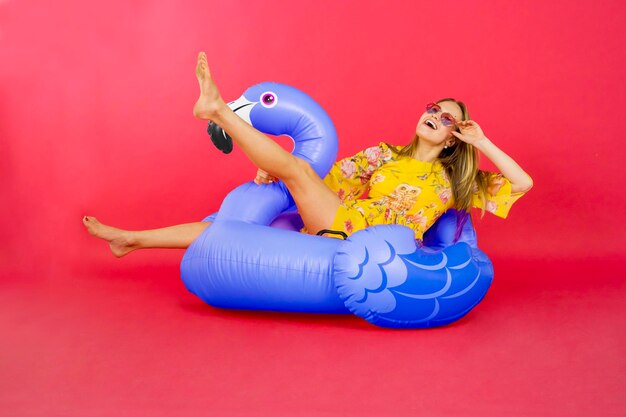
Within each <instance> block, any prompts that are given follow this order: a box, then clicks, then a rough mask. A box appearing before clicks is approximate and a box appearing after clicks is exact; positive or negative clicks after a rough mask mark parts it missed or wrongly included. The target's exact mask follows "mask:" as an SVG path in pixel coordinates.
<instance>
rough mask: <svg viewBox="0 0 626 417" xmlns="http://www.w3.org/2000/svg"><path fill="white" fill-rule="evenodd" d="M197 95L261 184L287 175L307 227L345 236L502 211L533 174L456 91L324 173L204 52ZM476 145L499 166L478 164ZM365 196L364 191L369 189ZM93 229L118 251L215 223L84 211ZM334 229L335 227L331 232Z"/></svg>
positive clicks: (193, 233) (197, 110)
mask: <svg viewBox="0 0 626 417" xmlns="http://www.w3.org/2000/svg"><path fill="white" fill-rule="evenodd" d="M196 76H197V77H198V82H199V84H200V98H199V99H198V101H197V102H196V104H195V106H194V109H193V112H194V115H195V116H196V117H198V118H200V119H203V120H211V121H213V122H214V123H217V124H218V125H219V126H220V127H221V128H222V129H224V130H225V131H226V132H227V133H228V134H229V136H230V137H231V138H232V139H233V140H234V141H235V143H237V145H238V146H239V147H240V148H241V149H242V150H243V152H244V153H245V154H246V155H247V156H248V158H250V160H251V161H252V162H253V163H254V164H255V165H256V166H257V167H258V168H259V171H258V173H257V177H256V178H255V182H256V183H257V184H263V183H269V182H272V181H275V180H276V179H280V180H282V181H283V182H284V183H285V185H286V186H287V188H288V189H289V191H290V192H291V195H292V196H293V198H294V200H295V202H296V206H297V207H298V212H299V214H300V216H301V217H302V220H303V222H304V226H305V227H304V228H303V229H302V232H305V233H313V234H315V233H317V232H318V231H320V230H322V229H329V230H335V231H342V232H344V233H345V234H347V235H350V234H351V233H354V232H355V231H357V230H361V229H363V228H366V227H368V226H371V225H376V224H402V225H406V226H408V227H410V228H412V229H413V230H414V231H415V236H416V239H417V240H418V241H419V240H420V239H421V238H422V235H423V233H424V232H425V231H426V230H427V229H428V228H429V227H430V226H431V225H432V224H433V223H434V222H435V221H436V220H437V218H438V217H439V216H440V215H442V214H443V213H444V212H445V211H446V210H447V209H448V208H451V207H454V208H456V209H457V210H462V211H466V212H469V211H470V208H471V207H478V208H482V214H483V215H484V212H485V210H486V211H489V212H491V213H493V214H495V215H497V216H499V217H502V218H506V217H507V215H508V212H509V210H510V208H511V205H512V204H513V203H514V202H515V201H517V200H518V199H519V198H520V197H521V196H522V195H524V194H525V193H526V192H527V191H528V190H530V188H531V187H532V185H533V182H532V179H531V177H530V176H529V175H528V174H527V173H526V172H524V170H523V169H522V168H521V167H520V166H519V165H518V164H517V163H516V162H515V161H514V160H513V159H512V158H510V157H509V156H508V155H507V154H505V153H504V152H503V151H502V150H500V149H499V148H498V147H497V146H496V145H495V144H494V143H493V142H491V140H489V139H488V138H487V137H486V136H485V135H484V134H483V131H482V129H481V128H480V126H479V125H478V123H476V122H475V121H473V120H470V118H469V113H468V111H467V108H466V106H465V105H464V104H463V103H462V102H460V101H456V100H454V99H452V98H445V99H442V100H439V101H437V102H436V103H429V104H428V105H427V106H426V111H425V112H424V113H423V114H422V115H421V117H420V119H419V121H418V124H417V128H416V131H415V136H414V138H413V140H412V142H411V143H410V144H408V145H407V146H403V147H395V146H392V145H388V144H386V143H384V142H381V143H380V144H379V145H378V146H374V147H371V148H368V149H366V150H364V151H362V152H359V153H358V154H356V155H354V156H352V157H348V158H345V159H342V160H340V161H338V162H337V163H335V164H334V165H333V167H332V169H331V171H330V172H329V174H328V175H327V176H326V177H325V178H324V179H321V178H320V177H319V176H317V174H316V173H315V172H314V171H313V170H312V169H311V167H310V165H309V164H308V163H307V162H306V161H304V160H302V159H300V158H298V157H295V156H293V155H292V154H291V153H289V152H287V151H285V150H284V149H283V148H282V147H281V146H280V145H278V144H277V143H276V142H274V141H273V140H272V139H270V138H269V137H267V136H266V135H265V134H263V133H262V132H260V131H258V130H256V129H255V128H254V127H252V126H251V125H249V124H248V123H246V122H245V121H244V120H242V119H241V118H240V117H239V116H237V115H236V114H235V113H234V112H233V111H232V110H231V109H230V108H229V107H228V106H227V105H226V103H225V101H224V100H223V99H222V97H221V95H220V92H219V90H218V89H217V86H216V85H215V82H214V81H213V79H212V77H211V72H210V70H209V66H208V63H207V58H206V54H205V53H204V52H201V53H200V54H199V55H198V63H197V67H196ZM478 151H481V152H482V153H483V154H484V155H486V156H487V157H488V158H489V159H490V160H491V161H492V162H493V163H494V165H496V167H498V169H499V171H500V172H487V171H481V170H479V169H478V162H479V157H478ZM366 191H369V196H368V197H367V198H365V199H359V197H361V196H362V195H363V193H364V192H366ZM83 224H84V225H85V226H86V228H87V230H88V231H89V233H91V234H92V235H94V236H96V237H99V238H102V239H105V240H107V241H108V242H109V245H110V247H111V251H112V252H113V254H114V255H115V256H118V257H120V256H124V255H126V254H127V253H129V252H131V251H133V250H135V249H139V248H186V247H188V246H189V245H190V244H191V243H192V242H193V241H194V240H195V239H196V238H197V237H198V236H199V235H200V234H201V233H202V232H203V231H204V230H205V229H206V228H207V227H209V225H210V224H211V223H210V222H195V223H186V224H181V225H176V226H170V227H165V228H161V229H154V230H143V231H128V230H123V229H118V228H115V227H111V226H107V225H105V224H103V223H100V222H99V221H98V220H97V219H96V218H95V217H91V216H85V217H83ZM331 236H332V235H331Z"/></svg>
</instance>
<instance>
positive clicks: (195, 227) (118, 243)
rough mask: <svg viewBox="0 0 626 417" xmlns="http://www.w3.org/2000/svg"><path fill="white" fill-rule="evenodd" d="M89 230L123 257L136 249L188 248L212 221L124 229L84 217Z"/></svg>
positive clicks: (114, 253)
mask: <svg viewBox="0 0 626 417" xmlns="http://www.w3.org/2000/svg"><path fill="white" fill-rule="evenodd" d="M83 224H84V225H85V227H86V228H87V231H88V232H89V233H90V234H92V235H93V236H95V237H99V238H101V239H104V240H106V241H108V242H109V246H110V247H111V252H113V255H115V256H117V257H118V258H119V257H122V256H124V255H126V254H128V253H129V252H132V251H134V250H135V249H146V248H179V249H184V248H187V247H188V246H189V245H190V244H191V243H192V242H193V241H194V240H195V239H196V238H197V237H198V236H200V235H201V234H202V232H204V230H205V229H206V228H207V227H208V226H209V225H210V224H211V222H195V223H185V224H179V225H176V226H169V227H163V228H160V229H152V230H136V231H135V230H124V229H118V228H116V227H111V226H107V225H105V224H103V223H100V222H99V221H98V219H96V218H95V217H92V216H85V217H83Z"/></svg>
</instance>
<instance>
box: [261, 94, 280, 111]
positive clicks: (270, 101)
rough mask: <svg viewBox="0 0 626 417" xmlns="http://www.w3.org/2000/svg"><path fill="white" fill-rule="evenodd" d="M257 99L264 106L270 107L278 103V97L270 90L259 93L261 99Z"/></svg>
mask: <svg viewBox="0 0 626 417" xmlns="http://www.w3.org/2000/svg"><path fill="white" fill-rule="evenodd" d="M259 101H260V102H261V104H262V105H263V106H264V107H267V108H271V107H274V106H275V105H276V103H278V97H277V96H276V94H274V93H273V92H272V91H266V92H265V93H263V94H261V99H260V100H259Z"/></svg>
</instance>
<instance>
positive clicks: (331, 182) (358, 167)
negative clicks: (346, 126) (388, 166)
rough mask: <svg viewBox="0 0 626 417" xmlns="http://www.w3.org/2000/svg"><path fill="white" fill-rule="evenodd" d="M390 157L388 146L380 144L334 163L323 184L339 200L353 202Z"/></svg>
mask: <svg viewBox="0 0 626 417" xmlns="http://www.w3.org/2000/svg"><path fill="white" fill-rule="evenodd" d="M391 157H392V151H391V148H389V146H388V145H387V144H386V143H384V142H380V143H379V144H378V146H372V147H371V148H367V149H365V150H363V151H361V152H359V153H357V154H356V155H354V156H349V157H347V158H344V159H341V160H339V161H337V162H335V163H334V164H333V166H332V168H331V169H330V172H329V173H328V175H326V177H324V183H325V184H326V185H327V186H328V187H329V188H330V189H331V190H333V191H334V192H335V193H337V195H338V196H339V198H340V199H341V201H345V200H355V199H357V198H359V197H360V196H361V195H363V193H364V192H365V191H366V190H367V187H368V184H369V180H370V178H371V176H372V174H373V173H374V171H376V170H377V169H378V168H379V167H381V166H382V165H383V164H384V163H385V162H387V161H389V160H390V159H391Z"/></svg>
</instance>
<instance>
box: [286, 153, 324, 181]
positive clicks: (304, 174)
mask: <svg viewBox="0 0 626 417" xmlns="http://www.w3.org/2000/svg"><path fill="white" fill-rule="evenodd" d="M312 177H317V173H316V172H315V171H314V170H313V168H312V167H311V165H310V164H309V163H308V162H307V161H305V160H304V159H301V158H298V157H297V156H294V157H293V164H292V166H291V170H290V175H289V177H288V178H282V180H283V181H285V183H287V182H292V183H296V184H297V183H298V182H301V181H302V180H305V181H306V180H309V179H310V178H312Z"/></svg>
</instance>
